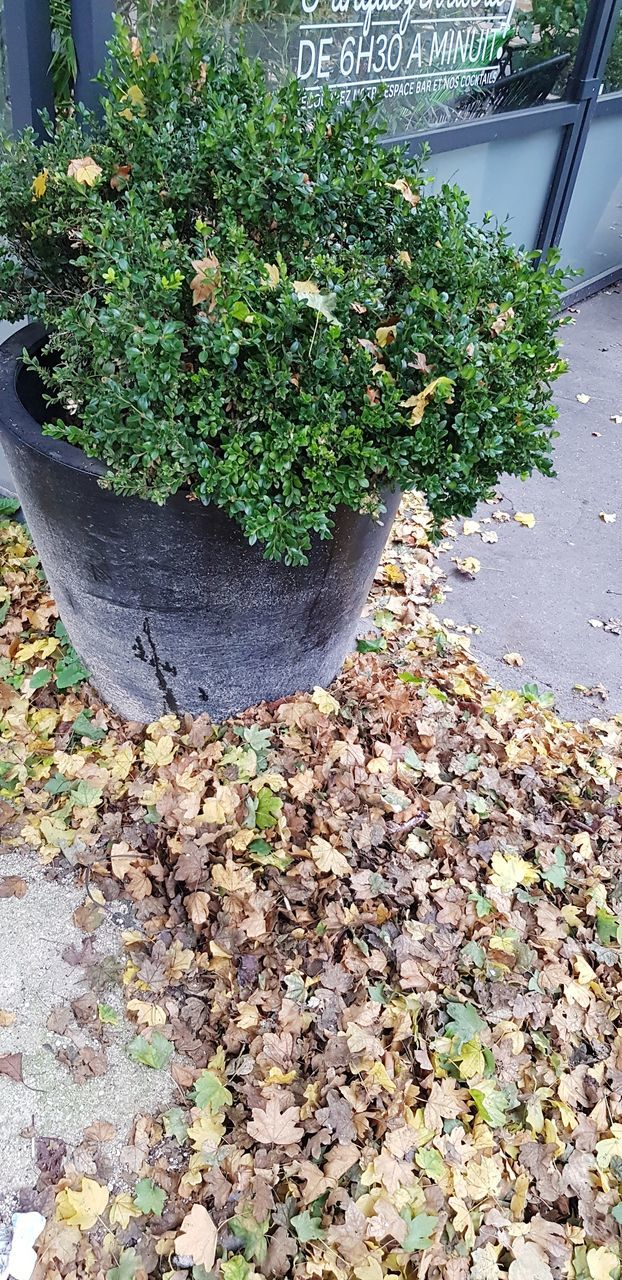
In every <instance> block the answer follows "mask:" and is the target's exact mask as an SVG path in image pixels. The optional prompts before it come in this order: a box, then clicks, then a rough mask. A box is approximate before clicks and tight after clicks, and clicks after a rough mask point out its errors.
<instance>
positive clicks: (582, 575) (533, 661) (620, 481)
mask: <svg viewBox="0 0 622 1280" xmlns="http://www.w3.org/2000/svg"><path fill="white" fill-rule="evenodd" d="M573 319H574V320H575V322H576V323H575V324H574V325H572V326H569V327H567V328H565V329H563V330H562V337H563V342H564V355H565V357H566V359H567V360H568V361H569V363H570V368H569V370H568V372H567V373H566V374H564V376H563V378H561V379H560V381H559V382H558V383H557V388H556V400H557V403H558V405H559V409H560V416H559V420H558V423H557V428H558V430H559V432H560V438H559V440H558V441H557V442H556V449H555V467H556V471H557V479H555V480H547V479H545V478H544V477H542V476H535V477H532V478H531V479H530V480H528V481H526V482H524V483H523V482H521V481H520V480H515V479H513V478H512V479H507V478H504V480H502V481H501V482H500V484H499V486H498V492H499V493H501V494H502V495H503V500H502V501H501V502H500V503H499V504H498V505H496V506H482V507H481V508H480V509H479V510H478V512H476V516H477V517H480V518H481V517H490V516H491V515H492V513H493V511H496V510H497V511H498V510H502V511H507V512H509V513H510V514H511V515H513V514H514V513H515V512H516V511H523V512H533V514H534V515H535V518H536V524H535V526H534V528H533V529H526V528H522V527H521V526H520V525H519V524H517V523H516V522H515V521H514V520H513V519H512V520H511V521H510V522H509V523H504V524H501V523H497V522H495V521H492V522H491V523H490V524H486V525H483V526H482V528H483V529H494V530H495V531H496V532H497V534H498V542H497V543H496V544H485V543H483V542H482V541H481V538H480V537H479V536H477V535H475V536H468V537H465V536H460V537H459V538H458V539H457V542H456V544H455V547H454V548H453V549H452V550H451V551H449V552H447V553H445V554H444V555H443V566H444V568H445V569H446V570H447V571H448V581H449V586H450V587H451V593H450V594H448V595H447V599H446V603H445V605H444V606H443V607H442V608H441V609H440V610H439V613H440V614H441V615H442V616H445V617H451V618H453V619H454V620H455V621H456V622H459V623H475V624H478V625H479V626H480V627H481V633H480V634H479V635H475V636H473V638H472V641H471V647H472V651H473V653H474V654H475V655H476V656H477V657H478V658H479V659H480V660H481V662H482V664H483V666H484V667H485V669H486V671H487V672H488V673H489V674H490V675H491V676H492V677H493V678H494V679H496V680H498V681H499V683H500V684H502V685H504V686H505V687H506V688H517V687H518V688H519V687H520V686H521V684H523V683H524V682H525V681H533V682H535V683H536V684H537V685H538V687H539V688H540V689H546V690H552V691H553V692H554V693H555V706H556V708H557V709H558V711H559V712H560V713H561V714H562V715H564V716H565V717H568V718H571V719H586V718H589V717H590V716H593V715H597V716H602V715H603V714H616V713H618V712H622V635H615V634H612V633H610V632H606V631H605V630H603V629H596V628H594V627H592V626H590V625H589V619H596V620H601V621H607V620H609V619H622V423H620V424H619V425H616V424H614V423H613V422H611V421H610V418H611V416H612V415H614V414H618V415H620V417H622V286H618V287H617V288H613V289H610V290H607V291H605V292H603V293H601V294H599V295H598V296H597V297H594V298H590V299H589V300H588V301H586V302H583V303H581V304H580V306H579V308H578V313H577V312H576V311H575V312H574V313H573ZM577 395H589V396H590V400H589V403H588V404H581V403H580V402H579V401H578V400H577ZM594 432H599V433H600V434H599V435H594V434H593V433H594ZM601 511H604V512H607V513H615V514H616V515H617V520H616V521H615V522H614V523H610V524H606V523H604V522H603V521H602V520H601V519H600V517H599V513H600V512H601ZM456 525H457V527H458V528H462V522H461V521H460V522H456ZM452 556H476V557H477V559H478V560H480V562H481V570H480V572H479V573H478V574H477V576H476V577H475V578H474V579H472V580H471V579H468V578H466V577H464V576H463V575H462V574H460V573H459V572H458V570H457V569H456V568H455V566H454V565H453V564H452V562H451V557H452ZM620 629H621V630H622V622H621V623H620ZM508 652H518V653H520V654H522V656H523V658H524V665H523V667H522V668H521V669H520V670H518V669H515V668H512V667H508V666H507V665H506V664H505V663H504V662H503V655H504V654H505V653H508ZM577 683H579V684H582V685H585V686H587V687H588V688H592V687H593V686H595V685H601V684H602V685H604V687H605V688H606V690H607V691H608V695H609V697H608V700H607V702H606V703H605V702H603V701H602V700H601V699H600V698H599V697H597V696H593V697H585V696H582V695H581V694H579V693H577V692H575V691H574V690H573V686H574V685H575V684H577Z"/></svg>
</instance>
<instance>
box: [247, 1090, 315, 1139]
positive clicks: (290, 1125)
mask: <svg viewBox="0 0 622 1280" xmlns="http://www.w3.org/2000/svg"><path fill="white" fill-rule="evenodd" d="M299 1119H300V1107H287V1108H286V1110H285V1111H283V1112H282V1111H281V1108H280V1106H279V1100H278V1098H276V1097H272V1098H269V1100H268V1102H267V1104H266V1108H265V1110H262V1109H261V1108H260V1107H253V1118H252V1120H249V1122H248V1124H247V1126H246V1128H247V1131H248V1133H249V1134H250V1136H251V1138H255V1139H256V1140H257V1142H260V1143H262V1145H263V1146H279V1147H288V1146H290V1145H291V1144H292V1143H294V1142H300V1140H301V1138H304V1129H300V1128H299V1127H298V1124H297V1122H298V1120H299Z"/></svg>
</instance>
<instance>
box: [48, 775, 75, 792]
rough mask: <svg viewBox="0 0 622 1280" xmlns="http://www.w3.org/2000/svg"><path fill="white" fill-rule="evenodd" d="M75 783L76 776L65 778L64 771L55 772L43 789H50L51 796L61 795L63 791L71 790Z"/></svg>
mask: <svg viewBox="0 0 622 1280" xmlns="http://www.w3.org/2000/svg"><path fill="white" fill-rule="evenodd" d="M75 785H76V784H75V779H74V778H65V777H64V775H63V774H62V773H53V774H52V777H51V778H48V780H47V782H46V783H45V785H44V788H43V790H44V791H49V793H50V795H51V796H61V795H62V794H63V792H65V791H71V789H72V787H75Z"/></svg>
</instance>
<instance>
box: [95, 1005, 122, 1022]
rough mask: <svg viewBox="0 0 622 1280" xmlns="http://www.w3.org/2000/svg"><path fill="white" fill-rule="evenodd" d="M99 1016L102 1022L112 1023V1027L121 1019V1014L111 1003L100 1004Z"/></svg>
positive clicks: (98, 1008) (98, 1007)
mask: <svg viewBox="0 0 622 1280" xmlns="http://www.w3.org/2000/svg"><path fill="white" fill-rule="evenodd" d="M97 1017H98V1018H99V1021H100V1022H107V1023H110V1026H111V1027H114V1026H116V1024H117V1022H118V1021H119V1015H118V1014H117V1012H116V1009H113V1008H112V1005H109V1004H98V1006H97Z"/></svg>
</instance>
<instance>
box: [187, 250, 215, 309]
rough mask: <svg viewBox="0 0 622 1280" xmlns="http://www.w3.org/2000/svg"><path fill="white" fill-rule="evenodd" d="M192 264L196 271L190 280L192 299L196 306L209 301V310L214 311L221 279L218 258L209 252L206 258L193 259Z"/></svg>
mask: <svg viewBox="0 0 622 1280" xmlns="http://www.w3.org/2000/svg"><path fill="white" fill-rule="evenodd" d="M192 265H193V267H194V269H195V272H196V275H194V276H193V278H192V280H191V281H190V288H191V289H192V301H193V303H194V305H195V307H197V306H199V304H200V303H201V302H207V303H208V304H209V305H208V311H213V310H214V307H215V306H216V291H217V289H218V286H219V284H220V279H221V275H220V263H219V261H218V258H217V257H216V256H215V255H214V254H213V253H209V254H207V256H206V257H205V258H197V259H196V260H193V263H192Z"/></svg>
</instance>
